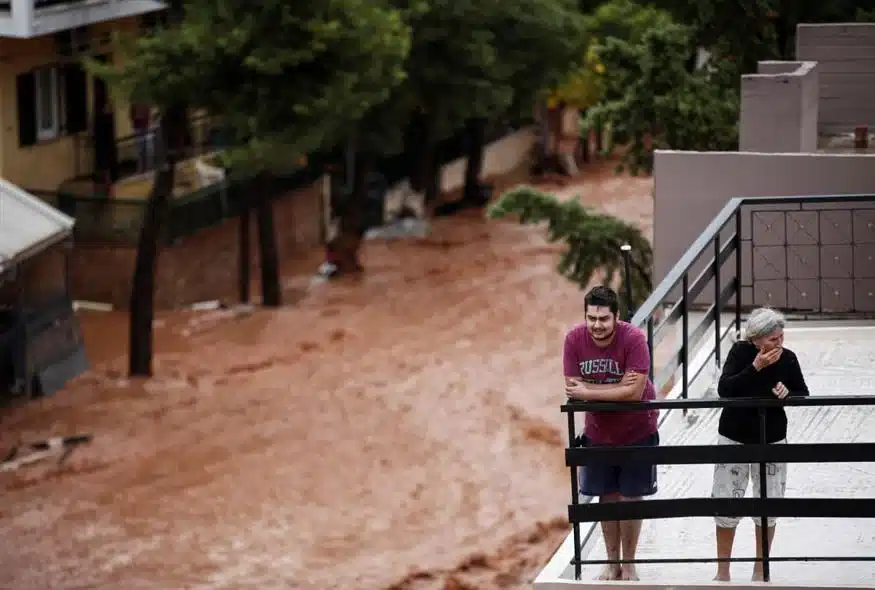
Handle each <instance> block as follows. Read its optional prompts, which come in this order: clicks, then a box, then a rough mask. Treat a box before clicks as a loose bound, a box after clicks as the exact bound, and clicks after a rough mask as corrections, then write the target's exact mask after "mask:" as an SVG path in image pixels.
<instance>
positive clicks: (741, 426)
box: [717, 340, 808, 443]
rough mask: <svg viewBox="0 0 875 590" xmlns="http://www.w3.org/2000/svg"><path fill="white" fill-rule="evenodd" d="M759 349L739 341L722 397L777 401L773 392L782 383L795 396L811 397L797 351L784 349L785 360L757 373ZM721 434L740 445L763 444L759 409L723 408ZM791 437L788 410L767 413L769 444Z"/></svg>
mask: <svg viewBox="0 0 875 590" xmlns="http://www.w3.org/2000/svg"><path fill="white" fill-rule="evenodd" d="M758 352H759V351H758V350H757V347H756V346H754V345H753V344H751V343H750V342H748V341H747V340H740V341H738V342H736V343H735V344H734V345H733V346H732V348H731V349H730V351H729V355H728V357H727V358H726V363H725V364H724V365H723V373H722V374H721V375H720V383H719V384H718V387H717V393H718V394H719V395H720V397H727V398H732V397H760V398H768V399H774V397H775V394H774V393H772V389H773V388H774V387H775V385H777V384H778V382H781V383H783V384H784V385H785V386H786V387H787V389H789V390H790V394H789V395H792V396H803V395H808V386H807V385H806V384H805V378H804V377H803V376H802V369H801V368H800V367H799V360H798V359H797V358H796V355H795V354H794V353H793V351H791V350H788V349H786V348H785V349H784V351H783V352H782V353H781V358H779V359H778V360H777V362H775V363H773V364H772V365H770V366H768V367H766V368H764V369H763V370H762V371H757V370H756V368H755V367H754V366H753V360H754V359H755V358H756V356H757V353H758ZM719 432H720V434H722V435H723V436H725V437H726V438H729V439H731V440H734V441H736V442H739V443H759V442H760V416H759V409H757V408H723V412H722V413H721V414H720V427H719ZM785 438H787V414H786V413H785V412H784V408H768V409H767V410H766V442H768V443H773V442H778V441H779V440H783V439H785Z"/></svg>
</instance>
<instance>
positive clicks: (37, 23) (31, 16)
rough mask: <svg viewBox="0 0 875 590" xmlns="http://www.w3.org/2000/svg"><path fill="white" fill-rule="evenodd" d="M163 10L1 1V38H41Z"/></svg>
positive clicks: (142, 2)
mask: <svg viewBox="0 0 875 590" xmlns="http://www.w3.org/2000/svg"><path fill="white" fill-rule="evenodd" d="M164 8H166V5H165V4H164V3H163V2H160V1H158V0H0V36H3V37H18V38H30V37H39V36H41V35H48V34H51V33H57V32H59V31H66V30H70V29H76V28H79V27H84V26H87V25H91V24H95V23H100V22H104V21H108V20H113V19H119V18H126V17H131V16H140V15H144V14H149V13H152V12H156V11H160V10H164Z"/></svg>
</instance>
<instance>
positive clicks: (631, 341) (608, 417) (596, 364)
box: [563, 322, 659, 445]
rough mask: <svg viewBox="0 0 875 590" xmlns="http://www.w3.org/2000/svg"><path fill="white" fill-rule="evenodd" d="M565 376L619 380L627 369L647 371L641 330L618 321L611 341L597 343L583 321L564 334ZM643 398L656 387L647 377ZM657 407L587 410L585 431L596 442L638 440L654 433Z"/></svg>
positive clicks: (652, 395)
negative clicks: (649, 408)
mask: <svg viewBox="0 0 875 590" xmlns="http://www.w3.org/2000/svg"><path fill="white" fill-rule="evenodd" d="M563 364H564V365H565V376H566V377H577V378H580V379H582V380H583V381H585V382H587V383H619V381H620V380H621V379H622V378H623V375H624V374H625V373H626V372H635V373H643V374H644V375H647V374H648V373H649V372H650V351H649V350H648V348H647V338H646V337H645V336H644V332H643V331H641V330H639V329H638V328H636V327H635V326H633V325H631V324H629V323H628V322H617V330H616V336H615V337H614V341H613V342H612V343H611V344H610V345H609V346H606V347H605V348H601V347H599V346H596V344H595V342H594V341H593V339H592V336H590V333H589V330H587V328H586V325H585V324H581V325H579V326H576V327H574V328H572V329H571V331H570V332H568V334H567V335H566V336H565V353H564V363H563ZM641 399H643V400H652V399H656V388H654V387H653V382H652V381H651V380H650V379H649V378H648V379H647V385H646V386H645V387H644V394H643V395H642V396H641ZM658 419H659V410H634V411H628V412H587V413H586V426H585V428H584V434H586V436H587V438H589V439H590V440H592V441H593V442H596V443H601V444H613V445H623V444H631V443H635V442H638V441H640V440H642V439H644V438H647V437H648V436H650V435H651V434H653V433H654V432H656V430H657V428H658V426H657V421H658Z"/></svg>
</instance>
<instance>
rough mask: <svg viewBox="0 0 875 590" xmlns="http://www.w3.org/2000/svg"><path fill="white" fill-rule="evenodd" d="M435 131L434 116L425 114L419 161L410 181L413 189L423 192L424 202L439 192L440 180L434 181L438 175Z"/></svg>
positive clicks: (432, 198)
mask: <svg viewBox="0 0 875 590" xmlns="http://www.w3.org/2000/svg"><path fill="white" fill-rule="evenodd" d="M436 131H437V121H436V120H435V118H434V116H432V115H428V116H426V118H425V119H424V121H423V129H422V135H421V138H422V139H421V144H420V146H421V147H420V152H419V161H418V162H417V166H416V170H415V171H414V175H413V176H414V178H413V179H412V182H411V187H412V188H413V190H416V191H421V192H423V193H424V195H425V202H426V203H433V202H434V201H435V200H436V199H437V197H438V195H439V194H440V180H439V179H438V181H437V182H436V181H435V177H436V176H438V171H437V170H435V168H436V166H437V155H438V154H437V141H435V135H436Z"/></svg>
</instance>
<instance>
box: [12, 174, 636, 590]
mask: <svg viewBox="0 0 875 590" xmlns="http://www.w3.org/2000/svg"><path fill="white" fill-rule="evenodd" d="M650 188H651V184H650V181H649V180H648V179H628V178H618V177H614V176H613V175H612V174H611V171H610V165H602V166H601V167H598V168H596V169H592V168H591V169H588V170H586V171H585V172H584V174H583V177H582V180H580V181H578V184H577V185H575V186H566V187H563V188H562V189H561V190H562V192H563V193H564V194H575V193H580V194H581V195H582V198H583V200H584V201H585V202H588V203H591V204H594V205H599V206H603V207H604V208H606V209H607V210H609V211H611V212H612V213H615V214H620V215H622V216H623V217H626V218H627V219H634V220H635V221H636V222H639V223H641V224H642V225H643V226H645V227H646V228H647V230H648V232H649V229H650V215H651V196H650ZM558 251H559V247H557V246H553V245H549V244H547V242H546V240H545V236H544V231H543V229H542V228H536V227H521V226H518V225H517V224H516V223H515V222H513V221H501V222H488V221H485V220H483V219H482V216H481V215H479V214H478V213H474V212H471V213H470V214H465V215H461V216H458V217H455V218H451V219H441V220H439V221H438V222H437V223H436V224H435V226H434V230H433V233H432V235H431V236H430V237H429V238H428V239H424V240H413V241H403V242H402V241H397V242H390V243H385V242H384V243H377V242H371V243H368V244H367V246H366V250H365V252H364V257H363V259H364V263H365V265H366V267H367V269H368V272H367V276H366V277H365V278H363V279H362V280H359V281H352V280H341V281H337V282H334V283H331V284H321V285H312V284H310V282H309V281H310V278H309V276H306V275H305V274H303V272H301V273H295V272H294V269H292V270H289V271H288V273H287V276H288V280H287V285H286V289H287V295H288V296H289V299H293V300H294V304H291V305H289V306H288V307H286V308H284V309H282V310H278V311H257V312H255V313H253V314H251V315H248V316H238V317H234V316H233V315H232V314H231V313H230V312H226V311H215V312H200V313H194V312H178V313H169V314H161V316H160V319H159V320H158V322H157V356H156V363H155V368H156V375H155V377H154V378H152V379H149V380H134V381H132V380H128V379H127V378H125V377H124V368H125V362H124V356H123V355H124V343H125V342H126V336H125V330H126V328H125V323H126V317H125V316H124V315H121V314H112V313H110V314H99V313H91V314H85V315H83V317H82V321H83V326H84V330H85V334H86V340H87V343H88V346H89V355H90V357H91V358H92V360H93V361H94V365H95V366H94V369H93V370H92V371H90V372H89V373H87V374H86V375H84V376H82V377H80V378H79V379H77V380H76V381H75V382H73V383H72V384H71V385H70V386H69V387H68V388H67V389H66V390H64V391H63V392H61V393H59V394H57V395H56V396H55V397H53V398H50V399H47V400H42V401H38V402H34V403H31V404H27V405H24V406H21V407H17V408H12V409H9V410H6V411H5V413H4V414H3V415H2V416H0V420H2V432H0V442H2V447H0V448H6V447H7V446H8V445H10V444H12V443H13V442H14V441H16V440H18V439H25V440H30V439H34V438H42V437H46V436H57V435H62V434H72V433H92V434H93V435H94V441H93V443H92V444H91V445H90V446H87V447H84V448H81V449H79V451H77V453H75V454H74V455H73V456H72V458H71V459H70V461H69V463H68V464H67V465H66V466H65V467H62V468H60V469H59V468H56V467H52V466H51V465H37V466H34V467H30V468H25V469H22V470H20V471H18V472H13V473H5V474H0V494H2V500H0V535H2V538H3V550H2V552H0V587H2V588H9V589H14V590H30V589H34V590H36V589H59V588H63V589H72V588H113V589H120V588H126V589H128V588H130V589H139V588H144V589H153V588H154V589H176V588H198V589H201V588H204V589H206V588H210V589H213V588H302V589H308V590H309V589H314V590H330V589H335V588H336V589H341V588H343V589H390V588H391V589H394V590H425V589H431V588H434V589H438V590H439V589H445V590H453V589H457V590H460V589H471V588H478V589H494V588H523V587H527V585H528V583H529V582H531V580H532V579H533V577H534V575H535V574H536V572H537V571H538V569H539V568H541V567H542V566H543V565H544V563H546V561H547V559H548V558H549V557H550V555H551V554H552V553H553V551H554V550H555V549H556V547H557V546H558V544H559V543H560V542H561V540H562V539H563V538H564V536H565V534H566V532H567V529H568V527H567V523H566V521H565V517H564V515H565V512H566V508H565V506H566V505H567V502H568V472H567V471H566V470H565V468H564V465H563V463H564V457H563V452H562V448H563V445H564V442H563V441H564V434H563V433H564V429H563V424H564V421H563V416H562V415H561V414H560V412H559V408H558V406H559V404H560V403H561V402H562V401H563V400H562V395H561V389H560V387H561V375H560V370H561V368H560V362H559V355H560V350H561V345H562V340H563V337H564V332H565V330H566V329H567V328H568V326H569V325H571V324H572V323H574V322H575V321H576V320H579V318H580V314H581V296H580V293H579V291H578V290H577V289H576V288H575V287H574V286H573V285H571V284H570V283H568V282H567V281H566V280H565V279H563V278H561V277H559V276H558V275H557V274H556V272H555V266H556V262H557V252H558ZM306 262H307V264H306V266H302V267H301V270H302V271H303V270H306V271H307V272H309V273H312V271H313V269H315V266H316V264H315V260H309V261H306Z"/></svg>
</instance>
